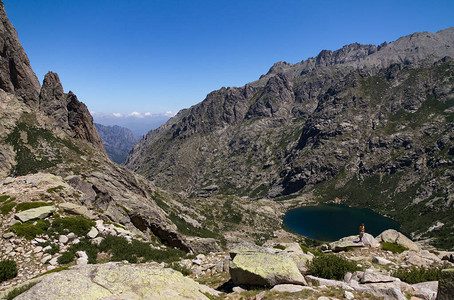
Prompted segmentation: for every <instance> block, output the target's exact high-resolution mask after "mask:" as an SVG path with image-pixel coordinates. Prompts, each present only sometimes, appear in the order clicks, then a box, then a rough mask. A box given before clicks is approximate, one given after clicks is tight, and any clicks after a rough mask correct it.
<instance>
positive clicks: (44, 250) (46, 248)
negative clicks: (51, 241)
mask: <svg viewBox="0 0 454 300" xmlns="http://www.w3.org/2000/svg"><path fill="white" fill-rule="evenodd" d="M50 249H52V247H51V246H46V247H44V248H43V252H46V251H47V250H50Z"/></svg>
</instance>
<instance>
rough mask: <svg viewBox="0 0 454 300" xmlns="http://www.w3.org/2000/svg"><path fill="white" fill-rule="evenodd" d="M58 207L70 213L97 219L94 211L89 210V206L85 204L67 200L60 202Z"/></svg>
mask: <svg viewBox="0 0 454 300" xmlns="http://www.w3.org/2000/svg"><path fill="white" fill-rule="evenodd" d="M58 207H59V208H60V209H62V210H63V211H64V212H66V213H68V214H72V215H79V216H82V217H84V218H87V219H90V220H95V219H96V216H95V215H94V214H93V212H91V211H90V210H88V208H86V207H85V206H81V205H77V204H74V203H69V202H65V203H61V204H59V205H58Z"/></svg>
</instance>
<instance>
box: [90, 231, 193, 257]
mask: <svg viewBox="0 0 454 300" xmlns="http://www.w3.org/2000/svg"><path fill="white" fill-rule="evenodd" d="M98 249H99V250H100V251H103V252H108V251H110V253H111V256H112V257H111V260H112V261H122V260H127V261H128V262H130V263H137V262H139V261H140V262H147V261H156V262H173V261H176V260H178V259H180V258H181V257H182V256H185V255H186V253H185V252H183V251H181V250H177V249H166V250H157V249H152V248H151V247H150V245H149V244H147V243H144V242H140V241H138V240H132V241H131V243H129V242H128V240H126V238H124V237H119V236H112V235H108V236H106V238H105V239H104V240H103V241H102V242H101V244H100V245H99V247H98Z"/></svg>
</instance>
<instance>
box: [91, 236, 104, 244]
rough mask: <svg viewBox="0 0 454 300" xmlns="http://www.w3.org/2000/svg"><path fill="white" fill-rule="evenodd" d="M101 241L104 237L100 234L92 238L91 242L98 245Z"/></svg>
mask: <svg viewBox="0 0 454 300" xmlns="http://www.w3.org/2000/svg"><path fill="white" fill-rule="evenodd" d="M102 241H104V238H103V237H101V236H100V237H97V238H94V239H92V240H91V243H92V244H94V245H96V246H99V245H100V244H101V242H102Z"/></svg>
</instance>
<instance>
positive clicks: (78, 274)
mask: <svg viewBox="0 0 454 300" xmlns="http://www.w3.org/2000/svg"><path fill="white" fill-rule="evenodd" d="M204 293H212V294H216V293H217V292H216V291H214V290H212V289H210V288H208V287H206V286H203V285H200V284H198V283H197V282H195V281H194V280H192V279H190V278H187V277H184V276H183V275H182V274H181V273H179V272H177V271H174V270H172V269H164V268H160V267H157V266H154V265H150V264H140V265H123V264H116V263H108V264H103V265H85V266H79V267H76V268H73V269H70V270H67V271H62V272H59V273H54V274H50V275H47V276H45V277H44V278H43V279H42V280H41V282H40V283H38V284H37V285H35V286H34V287H32V288H31V289H30V290H28V291H27V292H25V293H23V294H21V295H19V296H18V297H17V298H15V299H49V298H48V297H49V295H52V298H53V299H208V298H207V297H206V296H205V295H204Z"/></svg>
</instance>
